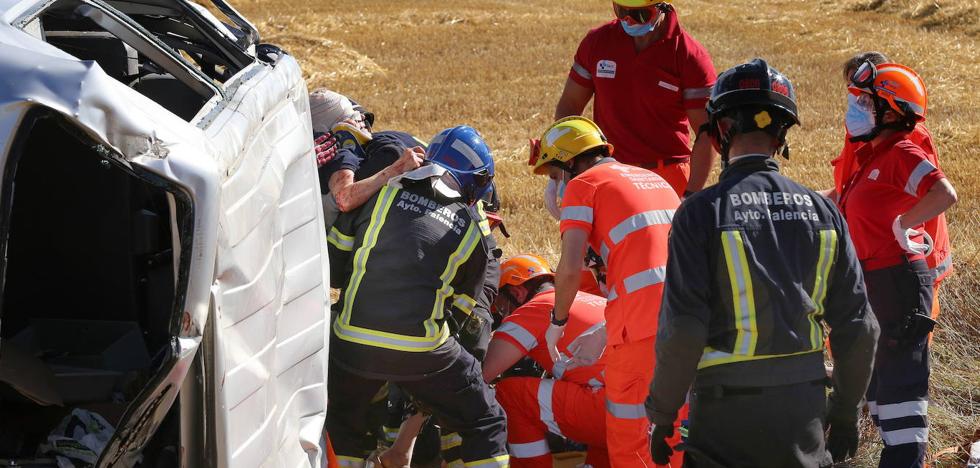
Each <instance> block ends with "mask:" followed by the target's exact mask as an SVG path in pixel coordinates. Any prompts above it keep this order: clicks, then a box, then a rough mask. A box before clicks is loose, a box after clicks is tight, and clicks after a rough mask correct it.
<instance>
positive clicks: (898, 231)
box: [892, 215, 932, 255]
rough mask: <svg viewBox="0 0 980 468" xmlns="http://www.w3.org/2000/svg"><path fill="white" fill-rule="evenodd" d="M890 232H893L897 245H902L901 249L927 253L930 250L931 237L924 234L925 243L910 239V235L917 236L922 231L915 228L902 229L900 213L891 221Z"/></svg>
mask: <svg viewBox="0 0 980 468" xmlns="http://www.w3.org/2000/svg"><path fill="white" fill-rule="evenodd" d="M892 233H893V234H895V240H896V241H898V245H900V246H902V249H904V250H905V251H906V252H908V253H910V254H913V255H917V254H926V255H928V254H929V253H930V252H932V237H930V236H929V235H928V234H926V235H925V241H926V243H925V244H920V243H918V242H916V241H914V240H912V236H917V235H919V234H923V233H922V232H920V231H916V230H915V229H902V215H898V216H896V217H895V221H894V222H893V223H892Z"/></svg>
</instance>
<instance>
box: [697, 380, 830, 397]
mask: <svg viewBox="0 0 980 468" xmlns="http://www.w3.org/2000/svg"><path fill="white" fill-rule="evenodd" d="M794 385H819V386H826V387H829V386H830V379H828V378H826V377H825V378H822V379H817V380H813V381H810V382H801V383H793V384H786V385H773V386H768V387H727V386H724V385H711V386H707V387H702V388H696V389H694V394H695V395H696V396H697V398H699V399H702V400H720V399H722V398H726V397H733V396H745V395H768V394H772V393H781V392H784V391H786V389H787V388H788V387H792V386H794Z"/></svg>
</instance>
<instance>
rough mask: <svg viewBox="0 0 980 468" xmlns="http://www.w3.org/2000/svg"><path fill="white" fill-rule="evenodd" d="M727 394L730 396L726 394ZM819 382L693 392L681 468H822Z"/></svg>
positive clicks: (822, 393) (822, 391)
mask: <svg viewBox="0 0 980 468" xmlns="http://www.w3.org/2000/svg"><path fill="white" fill-rule="evenodd" d="M726 390H728V391H726ZM826 406H827V399H826V392H825V387H824V385H823V381H817V382H806V383H799V384H793V385H784V386H779V387H763V388H752V389H742V388H734V389H730V390H729V389H727V388H723V387H707V388H695V389H694V392H693V394H692V396H691V412H690V416H689V421H690V426H689V432H688V439H687V445H688V450H687V451H686V452H685V454H684V466H685V467H698V468H722V467H724V468H737V467H774V468H783V467H787V468H788V467H814V468H816V467H825V466H830V465H831V463H832V460H831V458H830V454H829V453H828V452H827V450H826V449H825V447H824V433H823V421H824V413H825V412H826Z"/></svg>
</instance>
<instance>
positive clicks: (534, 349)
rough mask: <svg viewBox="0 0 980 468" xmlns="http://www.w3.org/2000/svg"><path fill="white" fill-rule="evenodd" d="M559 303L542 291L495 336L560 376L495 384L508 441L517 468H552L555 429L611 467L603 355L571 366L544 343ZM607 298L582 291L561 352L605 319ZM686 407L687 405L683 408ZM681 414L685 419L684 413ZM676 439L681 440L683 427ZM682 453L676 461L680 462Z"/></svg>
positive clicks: (590, 460)
mask: <svg viewBox="0 0 980 468" xmlns="http://www.w3.org/2000/svg"><path fill="white" fill-rule="evenodd" d="M554 304H555V293H554V291H548V292H544V293H541V294H538V295H537V296H535V297H534V298H532V299H531V300H530V301H528V302H527V303H526V304H524V305H523V306H521V307H519V308H517V309H516V310H515V311H514V312H513V313H512V314H511V315H509V316H507V317H506V318H505V319H504V321H503V323H502V324H501V326H500V328H498V329H497V330H496V331H495V332H494V335H493V339H494V340H504V341H507V342H509V343H510V344H512V345H514V346H516V347H518V348H519V349H521V350H523V351H524V352H525V353H527V355H528V356H529V357H530V358H531V359H534V360H535V361H536V362H537V363H538V364H539V365H541V367H542V368H544V369H545V370H547V371H548V372H550V373H552V375H554V376H555V377H556V378H557V379H539V378H534V377H511V378H506V379H503V380H501V381H500V382H499V383H498V384H497V387H496V393H497V401H498V402H499V403H500V405H501V406H502V407H503V408H504V411H506V412H507V445H508V449H509V452H510V457H511V458H510V463H511V466H513V467H515V468H550V467H551V466H552V457H551V451H550V449H549V448H548V441H547V433H548V432H552V433H554V434H557V435H562V436H564V437H567V438H569V439H571V440H574V441H576V442H579V443H584V444H586V445H588V454H587V456H586V460H585V463H586V464H587V465H590V466H592V467H594V468H604V467H609V466H611V465H610V461H609V456H608V453H607V450H606V424H605V414H606V391H605V388H604V377H603V370H604V369H605V368H606V366H605V357H603V358H602V359H600V360H599V362H597V363H596V364H595V365H591V366H586V367H577V368H571V369H567V370H566V367H567V361H566V360H563V361H560V362H559V363H558V364H554V363H552V361H551V358H550V356H549V355H548V350H547V348H546V344H545V338H544V335H545V331H547V329H548V324H549V323H550V319H551V309H552V308H553V307H554ZM605 306H606V301H605V300H604V299H602V298H601V297H597V296H594V295H591V294H588V293H583V292H579V293H578V295H577V296H576V298H575V302H574V303H573V304H572V308H571V310H570V311H569V320H568V326H567V327H566V329H565V335H564V336H563V337H562V339H561V340H560V341H559V343H558V348H559V351H560V352H561V353H562V355H563V356H568V355H569V354H570V353H569V351H568V346H569V345H570V344H571V343H572V341H573V340H574V339H575V338H577V337H578V336H580V335H581V334H583V333H585V332H588V331H591V330H594V329H595V328H596V327H598V326H600V325H602V323H603V312H604V309H605ZM685 409H686V408H685ZM681 417H685V415H684V414H682V416H681ZM675 433H676V434H677V436H676V437H675V440H674V441H673V442H674V443H677V442H679V441H680V431H679V430H678V431H675ZM681 459H682V454H681V453H678V454H677V455H676V457H675V459H674V460H672V462H673V463H676V464H675V465H674V466H678V467H679V466H680V462H681Z"/></svg>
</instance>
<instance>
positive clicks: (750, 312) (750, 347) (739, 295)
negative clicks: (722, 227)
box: [721, 231, 759, 356]
mask: <svg viewBox="0 0 980 468" xmlns="http://www.w3.org/2000/svg"><path fill="white" fill-rule="evenodd" d="M721 244H722V246H723V248H724V250H725V264H726V265H727V266H728V278H729V282H730V283H731V285H732V305H733V309H734V312H735V329H736V331H737V334H736V338H735V350H734V351H735V354H741V355H743V356H753V355H755V347H756V343H757V341H758V339H759V327H758V324H757V323H756V316H755V296H754V293H753V290H752V275H751V273H750V271H749V262H748V260H747V259H746V256H745V242H744V241H743V240H742V233H741V232H739V231H724V232H722V233H721Z"/></svg>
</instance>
